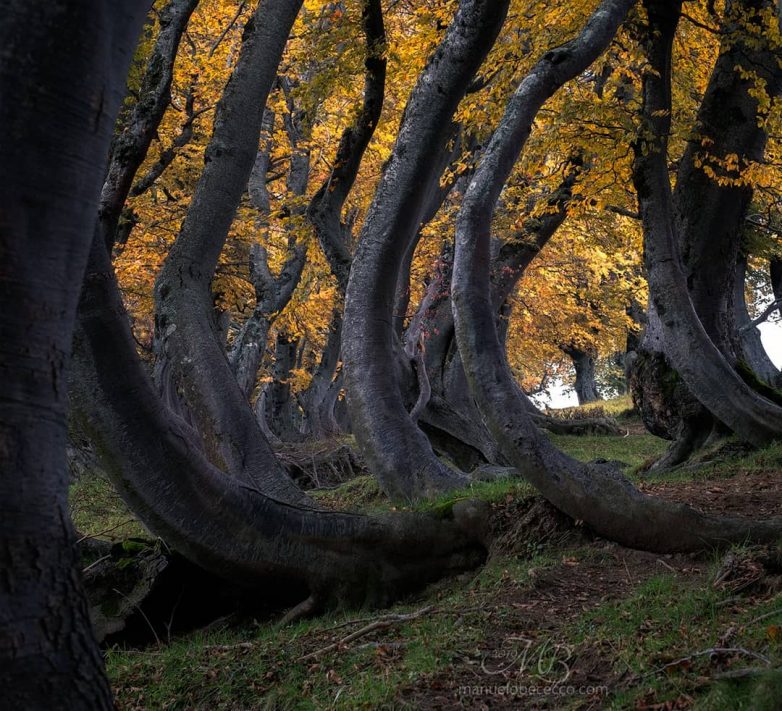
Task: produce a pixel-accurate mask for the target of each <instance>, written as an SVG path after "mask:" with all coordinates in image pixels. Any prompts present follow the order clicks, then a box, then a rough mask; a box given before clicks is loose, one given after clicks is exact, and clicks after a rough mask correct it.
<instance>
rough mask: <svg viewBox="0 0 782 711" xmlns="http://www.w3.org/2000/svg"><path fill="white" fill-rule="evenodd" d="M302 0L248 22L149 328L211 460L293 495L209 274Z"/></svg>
mask: <svg viewBox="0 0 782 711" xmlns="http://www.w3.org/2000/svg"><path fill="white" fill-rule="evenodd" d="M300 6H301V0H267V1H264V2H262V3H260V4H259V6H258V9H257V10H256V12H255V13H254V15H253V16H252V17H251V19H250V20H249V21H248V24H247V26H246V27H245V30H244V36H243V42H242V49H241V52H240V55H239V59H238V62H237V65H236V68H235V70H234V72H233V74H232V76H231V79H230V80H229V82H228V84H227V86H226V88H225V91H224V93H223V97H222V98H221V100H220V103H219V105H218V107H217V112H216V116H215V126H214V133H213V135H212V139H211V141H210V143H209V146H208V147H207V151H206V155H205V165H204V170H203V173H202V175H201V178H200V180H199V182H198V185H197V186H196V190H195V193H194V195H193V200H192V202H191V205H190V209H189V210H188V213H187V216H186V218H185V220H184V223H183V225H182V229H181V231H180V234H179V236H178V237H177V239H176V241H175V243H174V245H173V247H172V248H171V251H170V253H169V255H168V257H167V259H166V261H165V264H164V266H163V269H162V270H161V273H160V274H159V276H158V279H157V282H156V286H155V298H156V305H157V313H156V323H155V328H156V336H157V340H158V343H159V349H160V353H162V357H164V358H165V359H166V360H167V361H168V362H169V363H170V364H171V368H172V371H173V377H174V382H175V383H176V385H177V388H178V390H179V392H181V393H182V396H183V399H184V400H185V402H186V403H187V406H188V409H189V412H190V414H191V416H192V418H193V422H194V424H195V426H196V428H197V429H198V431H199V433H200V435H201V436H202V438H203V441H204V447H205V451H206V453H207V456H208V457H209V458H210V460H211V461H213V462H214V463H216V464H217V465H218V466H219V467H221V468H224V469H225V470H226V471H228V472H230V473H232V474H234V475H236V476H239V477H241V478H243V479H244V480H245V481H250V482H253V483H254V485H256V486H259V487H260V488H262V489H263V491H264V492H265V493H268V494H270V495H278V496H288V497H294V498H295V497H300V496H301V494H300V492H299V490H298V489H297V488H296V487H295V486H294V485H293V483H292V482H290V481H289V480H288V478H287V476H286V475H285V472H284V471H283V470H282V467H281V466H280V465H279V463H278V462H277V460H276V459H275V457H274V454H273V452H272V451H271V448H270V447H269V444H268V442H267V441H266V439H265V438H264V437H263V435H262V433H261V432H260V430H259V427H258V424H257V422H256V420H255V417H254V415H253V412H252V410H251V408H250V405H249V403H248V402H247V399H246V398H245V397H244V394H243V393H242V391H241V389H240V388H239V386H238V384H237V382H236V379H235V377H234V375H233V373H232V371H231V368H230V365H229V362H228V358H227V356H226V353H225V349H224V346H223V343H222V342H221V340H220V339H219V337H218V335H217V324H216V322H215V314H214V309H213V305H212V293H211V283H212V278H213V275H214V271H215V267H216V265H217V260H218V257H219V255H220V252H221V250H222V248H223V244H224V242H225V238H226V236H227V234H228V229H229V227H230V225H231V222H232V220H233V217H234V214H235V212H236V209H237V206H238V205H239V201H240V199H241V197H242V194H243V193H244V191H245V190H246V189H247V184H248V179H249V177H250V174H251V172H252V168H253V164H254V162H255V158H256V155H257V150H258V140H259V136H260V133H261V126H262V120H263V113H264V106H265V103H266V97H267V96H268V93H269V91H270V90H271V87H272V85H273V83H274V81H275V79H276V76H277V65H278V63H279V60H280V56H281V55H282V51H283V48H284V46H285V43H286V40H287V37H288V33H289V32H290V28H291V27H292V25H293V22H294V20H295V18H296V15H297V13H298V10H299V8H300Z"/></svg>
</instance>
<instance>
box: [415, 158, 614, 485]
mask: <svg viewBox="0 0 782 711" xmlns="http://www.w3.org/2000/svg"><path fill="white" fill-rule="evenodd" d="M580 164H581V161H580V160H578V159H573V160H572V161H569V163H568V168H567V170H566V171H565V176H564V178H563V180H562V183H561V184H560V185H559V187H558V188H557V189H556V190H554V191H553V192H552V193H551V194H549V195H544V196H543V197H541V196H540V195H537V196H536V198H531V199H530V204H529V209H530V210H532V208H533V207H534V205H535V202H537V200H541V199H543V200H545V201H546V202H547V204H548V210H547V211H546V214H545V215H543V216H542V217H540V218H531V219H528V220H525V222H524V225H523V227H522V229H521V230H520V231H519V232H518V234H515V235H513V237H512V238H511V239H508V240H507V241H506V242H504V243H503V244H501V245H500V246H499V248H498V249H496V250H495V253H494V254H493V258H492V267H491V286H492V302H493V304H494V307H495V309H496V317H497V319H498V329H499V330H500V334H501V335H500V339H501V345H502V347H503V348H504V334H505V333H506V332H507V329H506V328H504V325H505V324H506V323H507V317H508V315H509V308H508V299H509V297H510V296H511V295H512V293H513V292H514V290H515V288H516V285H517V284H518V283H519V281H520V279H521V278H522V276H523V275H524V272H525V270H526V269H527V267H528V266H529V264H530V263H531V262H532V260H533V259H534V258H535V257H536V256H537V255H538V254H539V253H540V251H541V250H542V249H543V248H544V247H545V245H546V244H547V243H548V242H549V240H550V239H551V238H552V237H553V236H554V234H556V232H557V230H558V229H559V227H560V226H561V225H562V223H563V222H564V221H565V219H566V217H567V208H568V205H569V203H570V200H571V198H572V189H573V186H574V185H575V181H576V179H577V177H578V175H579V172H580ZM451 275H452V248H451V246H450V245H446V247H445V248H444V252H443V254H442V255H441V258H440V260H439V263H438V265H437V267H436V270H435V274H434V276H433V278H432V281H431V283H430V284H429V286H428V288H427V291H426V293H425V295H424V298H423V300H422V302H421V304H420V305H419V308H418V310H417V312H416V314H415V315H414V316H413V318H412V319H411V322H410V325H409V327H408V329H407V332H406V334H405V341H406V349H407V351H408V353H412V351H413V348H412V347H413V346H414V345H415V342H416V339H420V337H421V335H422V334H423V335H424V337H425V339H426V368H427V372H428V374H429V380H430V383H431V389H432V396H431V398H430V400H429V405H428V407H427V408H426V409H425V410H424V412H423V413H422V416H421V420H420V425H421V428H422V429H423V430H424V432H426V434H427V435H428V437H429V439H430V441H431V442H432V444H433V446H434V448H435V450H436V451H438V452H440V453H442V454H444V455H445V456H447V457H448V458H449V459H451V460H452V461H453V462H454V463H456V464H457V466H459V467H461V468H463V469H466V470H471V469H474V468H475V467H476V466H478V465H479V464H481V463H483V462H488V463H491V464H505V463H507V460H506V459H505V458H504V457H503V456H502V454H501V453H500V452H499V450H498V449H497V445H496V443H495V441H494V438H493V437H492V435H491V433H489V431H488V430H487V429H486V427H485V425H484V424H483V418H482V417H481V415H480V412H479V411H478V409H477V406H476V404H475V400H474V399H473V397H472V394H471V393H470V390H469V386H468V384H467V380H466V378H465V376H464V368H463V366H462V362H461V357H460V355H459V349H458V347H457V344H456V338H455V333H454V324H453V312H452V310H451V299H450V282H451ZM519 393H520V396H521V397H523V398H525V401H526V403H527V407H528V410H529V412H530V413H531V414H532V415H533V416H534V418H535V422H536V424H537V425H538V426H539V427H542V428H544V429H549V430H552V431H555V432H558V433H560V434H583V433H585V432H589V433H600V432H610V433H612V434H616V433H617V432H618V430H617V428H616V427H615V426H612V425H611V424H610V423H609V422H607V421H602V420H601V421H598V420H594V419H589V420H586V419H585V420H579V421H578V422H575V421H568V420H563V419H557V418H552V417H548V416H546V415H544V414H543V413H541V412H540V411H539V410H538V409H537V408H536V407H535V406H534V405H533V403H532V402H531V401H530V400H529V399H528V398H526V396H525V395H524V393H523V392H521V391H519Z"/></svg>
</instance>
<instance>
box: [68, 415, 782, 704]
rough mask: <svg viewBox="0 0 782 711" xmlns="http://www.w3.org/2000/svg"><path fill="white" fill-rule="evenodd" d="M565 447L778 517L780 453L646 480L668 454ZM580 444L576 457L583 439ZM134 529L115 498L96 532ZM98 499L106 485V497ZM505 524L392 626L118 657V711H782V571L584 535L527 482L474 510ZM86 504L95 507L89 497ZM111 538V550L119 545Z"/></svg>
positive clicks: (357, 616)
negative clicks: (463, 569) (480, 559)
mask: <svg viewBox="0 0 782 711" xmlns="http://www.w3.org/2000/svg"><path fill="white" fill-rule="evenodd" d="M620 421H622V422H623V423H624V424H625V425H626V426H627V429H628V430H631V434H630V436H624V437H580V438H561V437H560V438H556V439H557V441H558V444H559V445H560V446H562V447H564V448H566V449H568V450H569V451H570V452H571V453H572V454H573V455H574V456H578V457H581V458H583V459H592V458H597V457H598V456H599V457H601V458H605V459H614V460H619V461H622V462H625V463H626V464H627V465H628V466H627V471H628V473H629V474H630V475H631V476H633V477H634V478H639V479H640V480H641V481H640V485H641V486H642V487H643V488H644V489H645V490H647V491H649V492H650V493H655V494H658V495H660V496H664V497H667V498H671V499H675V500H680V501H688V502H690V503H692V504H693V505H696V506H699V507H702V508H704V509H709V510H715V511H729V512H731V513H741V514H745V515H751V516H757V517H765V516H771V515H778V513H779V512H780V510H782V509H781V506H780V504H782V499H781V497H780V492H779V491H778V487H775V486H774V482H775V481H776V479H777V478H778V477H779V476H780V472H782V447H774V448H770V449H767V450H765V451H763V452H746V451H744V450H742V449H741V448H738V447H735V446H727V447H723V448H722V449H721V450H718V451H716V452H710V453H708V454H707V455H706V456H705V457H704V458H703V459H701V460H700V461H698V462H696V463H695V464H692V465H690V466H688V467H683V468H680V469H679V470H676V471H673V472H669V473H667V474H665V475H663V476H657V477H656V478H654V479H651V478H650V479H644V474H643V466H642V465H643V464H644V463H645V462H646V461H647V460H648V459H649V458H650V457H653V456H655V455H656V454H659V453H660V452H661V451H662V450H663V449H664V447H665V443H661V442H659V441H658V440H655V439H654V438H651V437H649V436H648V435H644V434H641V433H640V432H639V431H638V430H637V428H636V424H635V423H634V422H633V421H632V419H631V418H628V417H627V416H624V417H623V419H622V420H620ZM571 439H572V440H577V441H574V442H572V446H570V445H571V442H570V440H571ZM100 486H101V484H98V483H92V484H90V485H89V486H88V485H87V484H86V483H84V482H81V483H80V484H79V485H78V486H77V488H76V490H75V493H74V497H73V498H74V505H75V506H78V507H79V515H80V521H81V523H80V526H81V528H82V530H84V531H85V532H87V533H96V534H97V533H100V532H101V531H103V530H105V529H106V528H110V527H111V525H110V524H114V523H116V522H124V521H126V518H125V516H126V515H127V514H126V512H125V511H124V510H121V507H119V506H118V507H116V508H117V510H112V511H108V508H110V507H108V506H107V502H109V501H111V500H113V499H112V498H111V497H110V496H109V495H108V494H106V493H105V492H103V493H102V495H101V496H100V497H99V500H100V503H101V507H100V509H99V510H98V514H99V515H98V516H96V517H95V518H94V520H90V518H89V515H88V514H89V509H90V505H89V504H90V501H89V499H88V498H86V497H84V496H82V494H83V493H84V492H87V491H89V492H90V493H91V494H92V495H94V492H95V491H96V490H100ZM102 486H104V487H105V484H103V485H102ZM316 495H317V496H319V498H320V500H321V501H322V502H323V503H324V504H325V505H327V506H333V507H335V508H353V509H363V510H371V511H376V510H379V509H380V508H382V507H384V506H386V504H384V502H383V500H382V497H381V496H380V495H379V493H378V491H377V487H376V486H375V485H374V481H373V480H372V479H370V478H368V477H358V478H357V479H354V480H352V481H350V482H347V483H346V484H344V485H342V486H340V487H336V488H333V487H332V488H329V489H328V490H325V491H323V492H320V493H316ZM463 496H464V497H466V496H471V497H479V498H483V499H486V500H487V501H489V502H490V503H491V505H492V508H493V518H492V524H493V531H494V537H493V544H492V549H491V552H490V557H489V560H488V562H487V564H486V565H485V566H484V568H482V569H481V570H479V571H474V572H472V573H469V574H465V575H463V576H461V577H459V578H456V579H450V580H445V581H441V582H440V583H439V584H437V585H436V586H433V587H431V588H429V589H428V590H426V591H425V592H424V593H422V594H419V595H418V596H416V597H414V598H411V599H408V600H405V601H403V603H401V604H399V605H397V606H395V607H394V608H391V609H389V610H382V611H364V612H357V611H349V612H334V613H331V614H329V615H326V616H323V617H320V618H317V619H314V620H308V621H302V622H299V623H296V624H294V625H290V626H286V627H280V626H279V625H277V624H276V623H275V620H269V619H265V618H259V619H253V618H252V617H251V616H250V617H248V616H244V617H242V618H241V619H233V620H226V621H224V622H222V623H220V624H213V625H211V626H210V627H209V628H207V629H206V630H201V631H198V632H194V633H191V634H188V635H185V636H182V637H179V638H173V639H171V640H164V643H162V644H156V645H154V646H148V647H144V648H138V649H119V648H112V649H108V650H107V652H106V654H107V666H108V670H109V674H110V676H111V679H112V682H113V685H114V689H115V693H116V696H117V704H118V707H119V708H120V709H134V710H146V709H150V710H153V709H183V710H184V709H204V710H206V709H210V710H211V709H236V710H239V709H242V710H243V709H248V710H249V709H330V708H334V709H377V708H379V709H383V708H387V709H400V708H410V709H420V708H434V709H437V708H442V709H446V708H447V709H452V708H470V709H486V708H529V709H542V708H545V709H603V708H615V709H661V710H662V709H685V708H694V709H709V710H711V709H717V710H719V709H725V710H728V709H731V710H733V709H753V710H754V709H761V710H762V709H777V708H780V707H782V671H780V665H781V664H782V594H780V590H782V586H781V585H780V580H782V578H780V573H782V555H781V554H779V552H778V551H776V550H769V549H759V548H747V547H745V548H735V549H733V550H731V551H729V552H728V553H723V554H721V555H716V554H711V555H708V554H707V555H704V556H700V557H697V558H695V557H688V556H659V555H653V554H647V553H642V552H639V551H633V550H629V549H625V548H622V547H619V546H616V545H614V544H611V543H607V542H606V541H603V540H600V539H596V538H594V537H592V536H590V534H589V532H588V531H584V530H581V529H577V528H574V527H573V526H572V525H571V524H570V523H569V522H568V521H566V520H564V519H563V517H561V516H559V515H558V514H557V513H556V512H555V511H553V510H552V509H551V508H550V507H549V506H548V505H547V504H545V503H544V502H542V501H541V500H540V499H539V498H538V497H536V496H535V495H534V492H533V491H532V489H531V487H529V486H528V485H527V484H525V483H524V482H513V481H502V482H493V483H484V484H478V485H476V486H474V487H473V488H472V489H471V490H469V491H465V492H461V493H460V494H457V495H451V496H449V497H447V498H444V499H442V500H440V501H436V502H430V503H428V504H426V506H425V507H424V508H426V509H429V510H434V511H437V510H438V509H440V508H443V507H448V506H450V505H452V503H453V501H454V500H455V499H458V498H460V497H463ZM80 497H81V498H80ZM109 535H111V534H109Z"/></svg>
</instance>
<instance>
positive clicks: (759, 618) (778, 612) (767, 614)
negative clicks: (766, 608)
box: [747, 609, 782, 627]
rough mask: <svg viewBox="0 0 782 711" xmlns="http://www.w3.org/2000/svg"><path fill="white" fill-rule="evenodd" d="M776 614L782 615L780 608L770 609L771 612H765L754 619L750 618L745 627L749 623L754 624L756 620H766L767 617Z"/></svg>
mask: <svg viewBox="0 0 782 711" xmlns="http://www.w3.org/2000/svg"><path fill="white" fill-rule="evenodd" d="M777 615H782V609H779V610H772V611H771V612H767V613H766V614H765V615H761V616H760V617H756V618H755V619H754V620H750V621H749V622H747V627H749V625H754V624H755V623H756V622H762V621H763V620H767V619H769V617H776V616H777Z"/></svg>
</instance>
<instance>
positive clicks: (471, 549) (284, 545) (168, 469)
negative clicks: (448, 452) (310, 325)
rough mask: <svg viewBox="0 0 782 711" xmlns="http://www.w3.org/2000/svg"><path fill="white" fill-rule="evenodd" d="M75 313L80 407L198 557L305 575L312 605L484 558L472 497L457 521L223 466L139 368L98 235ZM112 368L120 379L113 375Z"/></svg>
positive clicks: (352, 599) (404, 587) (204, 563)
mask: <svg viewBox="0 0 782 711" xmlns="http://www.w3.org/2000/svg"><path fill="white" fill-rule="evenodd" d="M79 316H80V319H79V324H80V328H79V330H78V332H77V338H76V343H75V350H74V362H75V366H76V367H75V377H74V381H75V384H74V409H75V410H76V412H77V413H78V415H79V417H80V421H81V422H82V423H84V426H85V427H86V428H87V429H88V430H89V432H90V433H91V436H92V439H93V441H95V442H96V443H97V444H98V446H99V450H100V453H101V455H102V457H103V461H104V462H105V464H106V469H107V471H108V472H109V475H110V476H111V478H112V481H113V483H114V484H115V486H116V487H117V489H118V491H119V492H120V493H121V495H122V496H123V498H124V499H125V500H126V501H127V503H128V505H129V506H130V507H131V509H132V510H133V511H134V512H135V513H136V514H137V515H138V516H139V517H140V518H141V520H142V521H144V523H145V524H146V525H147V526H148V527H149V529H150V530H151V531H153V532H154V533H155V534H157V535H159V536H160V537H161V538H163V539H164V540H165V541H166V542H167V543H168V544H169V545H170V546H171V547H172V548H174V549H176V550H177V551H179V552H180V553H182V554H183V555H185V556H186V557H187V558H189V559H190V560H191V561H193V562H194V563H196V564H198V565H200V566H201V567H203V568H205V569H207V570H209V571H211V572H213V573H215V574H217V575H220V576H222V577H224V578H226V579H228V580H230V581H233V582H235V583H239V584H245V585H250V586H263V585H271V584H279V582H282V581H290V580H295V581H300V582H303V583H304V584H305V585H306V586H307V587H308V588H309V590H310V592H311V595H312V600H311V603H312V607H313V608H315V609H317V607H319V606H322V605H326V604H330V603H333V602H349V603H351V604H370V605H380V604H385V603H387V602H388V601H390V600H392V599H394V598H395V597H397V596H399V595H400V594H403V593H405V592H407V591H410V590H412V589H416V588H418V587H420V586H421V585H423V584H426V582H428V581H432V580H434V579H436V578H437V577H440V576H442V575H444V574H447V573H449V572H455V571H458V570H463V569H465V568H469V567H472V566H474V565H476V564H478V563H479V562H480V561H481V560H482V559H483V556H484V555H485V552H484V549H483V546H482V545H481V543H480V542H479V538H480V536H481V535H482V528H481V526H482V524H483V522H484V518H483V516H484V513H485V512H483V511H482V509H480V507H477V505H476V504H473V505H465V506H460V507H457V508H456V509H455V511H454V520H453V521H447V520H438V519H435V518H434V517H428V516H421V515H414V514H403V515H387V516H379V517H366V516H360V515H355V514H348V513H336V512H328V511H320V510H317V509H316V508H315V506H314V504H312V503H311V502H309V503H308V502H306V501H305V502H302V501H301V500H300V499H299V498H298V497H297V498H296V499H292V498H290V497H285V496H279V495H269V494H268V493H266V492H265V491H262V490H260V489H258V488H256V487H254V486H252V485H249V484H245V483H243V482H241V481H239V480H238V479H236V478H234V477H229V476H226V475H225V474H224V473H223V472H221V471H219V470H218V469H216V468H215V467H214V466H213V465H212V464H210V462H208V461H207V460H206V459H205V458H204V457H203V455H202V454H201V453H200V452H199V451H198V450H197V449H195V448H193V447H192V446H191V445H190V444H189V442H188V439H187V437H186V436H185V433H183V431H182V429H181V426H180V425H179V424H178V423H177V422H176V421H175V420H172V419H171V418H170V417H169V416H168V413H167V412H166V410H165V408H164V407H163V406H162V404H161V402H160V400H159V398H158V397H157V396H156V394H155V392H154V390H153V388H152V385H151V382H150V381H149V380H148V378H147V377H146V376H145V374H144V372H143V370H142V368H141V367H140V362H139V359H138V356H137V355H136V353H135V350H134V345H133V341H132V338H131V335H130V332H129V329H128V326H127V319H126V314H125V312H124V309H123V307H122V303H121V300H120V297H119V294H118V292H117V288H116V282H115V279H114V276H113V274H112V273H111V267H110V265H109V263H108V259H107V256H106V254H105V252H104V251H103V249H102V245H100V244H98V243H96V245H95V247H94V248H93V251H92V254H91V258H90V267H89V270H88V277H87V279H86V280H85V289H84V291H83V293H82V300H81V304H80V313H79ZM117 369H119V370H120V371H121V372H122V373H123V376H124V377H123V379H122V382H120V381H119V380H118V379H117V378H115V377H113V376H112V373H113V372H114V371H116V370H117ZM216 502H218V503H219V505H216Z"/></svg>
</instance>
